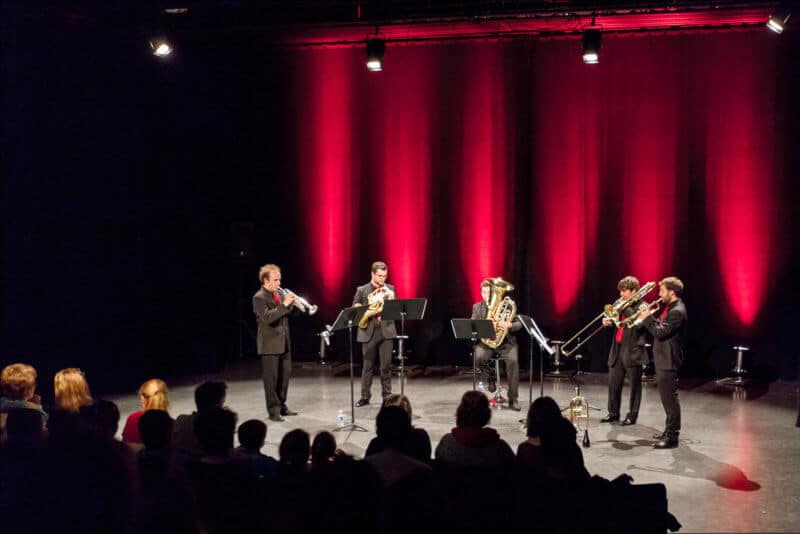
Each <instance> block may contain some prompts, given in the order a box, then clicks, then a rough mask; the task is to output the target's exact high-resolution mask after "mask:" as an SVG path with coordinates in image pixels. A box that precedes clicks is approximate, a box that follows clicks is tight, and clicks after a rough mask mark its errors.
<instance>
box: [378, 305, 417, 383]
mask: <svg viewBox="0 0 800 534" xmlns="http://www.w3.org/2000/svg"><path fill="white" fill-rule="evenodd" d="M427 306H428V299H391V300H385V301H383V311H381V321H397V320H398V319H399V320H400V335H399V336H396V339H397V357H398V358H400V394H405V379H406V367H405V356H404V355H403V342H404V341H405V340H406V339H408V336H407V335H406V319H409V320H411V321H418V320H420V319H422V318H423V317H424V316H425V308H426V307H427Z"/></svg>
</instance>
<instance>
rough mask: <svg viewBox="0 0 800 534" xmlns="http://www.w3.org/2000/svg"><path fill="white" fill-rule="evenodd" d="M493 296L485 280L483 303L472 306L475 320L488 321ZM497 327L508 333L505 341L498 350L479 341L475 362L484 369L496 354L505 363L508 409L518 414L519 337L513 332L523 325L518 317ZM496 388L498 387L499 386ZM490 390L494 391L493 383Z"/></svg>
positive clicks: (489, 285) (487, 281) (482, 290)
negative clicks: (490, 301)
mask: <svg viewBox="0 0 800 534" xmlns="http://www.w3.org/2000/svg"><path fill="white" fill-rule="evenodd" d="M491 294H492V284H491V283H490V282H489V280H488V279H487V280H484V281H483V282H481V301H480V302H476V303H475V304H474V305H473V306H472V319H473V320H476V319H486V314H487V313H488V311H489V297H490V296H491ZM496 326H497V327H499V328H502V329H503V330H504V331H505V332H506V336H505V339H504V340H503V342H502V343H501V344H500V345H498V346H497V347H496V348H492V347H489V346H488V345H486V344H485V343H484V342H483V341H479V342H478V344H477V345H475V362H476V364H477V366H478V368H479V369H484V368H485V366H486V364H487V363H488V362H489V359H490V358H491V357H492V355H494V354H497V355H498V357H499V358H500V359H501V360H503V361H504V362H505V366H506V374H507V375H508V407H509V408H511V409H512V410H514V411H516V412H518V411H520V409H521V407H520V405H519V356H518V350H517V336H515V335H514V334H513V333H512V332H518V331H519V330H520V329H521V328H522V324H521V323H520V322H519V319H518V318H517V317H514V318H513V320H512V321H499V322H498V323H497V324H496ZM482 374H486V373H485V371H482ZM497 379H498V380H499V379H500V377H497ZM494 387H497V384H495V385H494ZM489 390H490V391H492V390H493V386H492V384H491V383H490V385H489Z"/></svg>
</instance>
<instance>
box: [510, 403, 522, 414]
mask: <svg viewBox="0 0 800 534" xmlns="http://www.w3.org/2000/svg"><path fill="white" fill-rule="evenodd" d="M508 407H509V408H511V409H512V410H514V411H515V412H519V411H521V410H522V406H520V405H519V403H518V402H512V403H509V405H508Z"/></svg>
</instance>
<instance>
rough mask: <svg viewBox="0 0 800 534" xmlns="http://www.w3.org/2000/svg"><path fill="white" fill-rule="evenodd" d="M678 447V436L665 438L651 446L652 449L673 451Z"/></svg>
mask: <svg viewBox="0 0 800 534" xmlns="http://www.w3.org/2000/svg"><path fill="white" fill-rule="evenodd" d="M677 446H678V436H666V437H665V438H664V439H662V440H661V441H659V442H658V443H656V444H655V445H653V448H654V449H674V448H675V447H677Z"/></svg>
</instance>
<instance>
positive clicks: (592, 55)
mask: <svg viewBox="0 0 800 534" xmlns="http://www.w3.org/2000/svg"><path fill="white" fill-rule="evenodd" d="M602 44H603V36H602V34H601V33H600V30H586V31H584V32H583V62H584V63H586V64H587V65H596V64H597V63H599V62H600V46H601V45H602Z"/></svg>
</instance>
